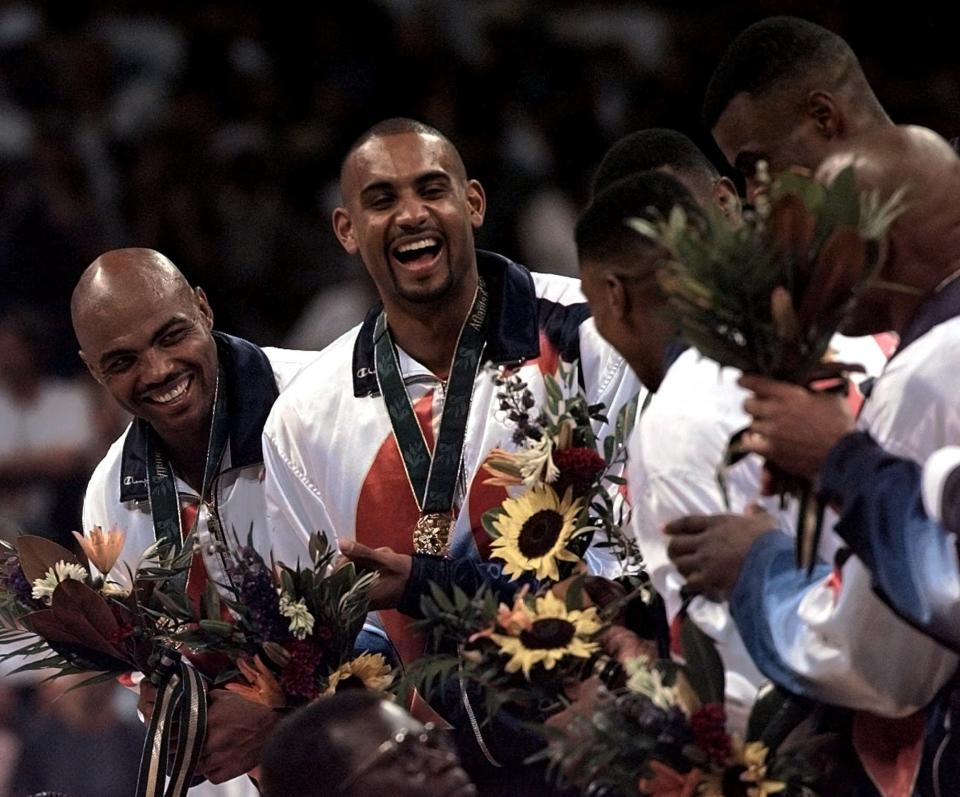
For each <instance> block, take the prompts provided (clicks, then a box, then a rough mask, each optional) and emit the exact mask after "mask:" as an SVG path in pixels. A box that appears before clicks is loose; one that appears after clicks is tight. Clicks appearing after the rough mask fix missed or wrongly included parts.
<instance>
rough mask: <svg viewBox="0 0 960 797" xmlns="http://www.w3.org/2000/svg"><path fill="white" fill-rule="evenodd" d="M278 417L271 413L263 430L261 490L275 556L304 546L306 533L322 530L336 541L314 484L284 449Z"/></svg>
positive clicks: (280, 423) (298, 462) (297, 461)
mask: <svg viewBox="0 0 960 797" xmlns="http://www.w3.org/2000/svg"><path fill="white" fill-rule="evenodd" d="M285 431H286V430H285V429H283V428H282V421H281V420H278V419H275V418H274V416H273V415H272V414H271V416H270V419H268V421H267V425H266V426H265V427H264V432H263V462H264V467H265V474H264V494H265V498H266V505H267V528H268V529H269V532H270V536H271V541H272V543H273V546H274V549H275V553H276V556H277V559H279V560H281V561H283V552H284V551H285V550H290V551H295V552H298V553H299V552H301V551H303V550H306V548H307V545H308V544H309V540H310V536H311V535H312V534H314V533H315V532H317V531H323V532H325V533H326V534H327V535H328V537H329V538H330V542H331V543H333V544H336V543H337V541H338V538H337V529H336V528H335V527H334V525H333V523H332V521H331V519H330V516H329V514H328V512H327V509H326V507H325V506H324V503H323V499H322V498H321V497H320V493H319V491H318V490H317V488H316V486H315V485H314V484H313V482H311V480H310V477H309V474H307V473H306V470H305V467H304V464H303V463H302V462H301V461H299V459H298V457H297V456H296V454H294V453H292V452H289V451H286V450H284V447H283V443H282V441H283V439H284V437H285V435H284V432H285Z"/></svg>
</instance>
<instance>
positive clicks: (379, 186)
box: [360, 169, 453, 197]
mask: <svg viewBox="0 0 960 797" xmlns="http://www.w3.org/2000/svg"><path fill="white" fill-rule="evenodd" d="M435 180H442V181H443V182H446V183H451V184H452V183H453V180H452V179H451V177H450V175H449V174H448V173H447V172H444V171H440V170H439V169H434V170H432V171H429V172H424V173H423V174H421V175H418V176H417V177H416V178H414V181H413V184H414V185H415V186H417V187H418V188H419V187H421V186H424V185H426V184H427V183H432V182H434V181H435ZM394 185H395V183H393V182H392V181H391V180H377V181H376V182H373V183H370V184H369V185H366V186H364V187H363V189H362V190H361V191H360V196H361V197H364V196H366V195H367V194H374V193H376V192H377V191H383V190H387V189H392V188H393V187H394Z"/></svg>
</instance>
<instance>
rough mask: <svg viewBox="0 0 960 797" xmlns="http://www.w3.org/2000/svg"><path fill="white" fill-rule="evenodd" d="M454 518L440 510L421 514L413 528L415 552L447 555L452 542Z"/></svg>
mask: <svg viewBox="0 0 960 797" xmlns="http://www.w3.org/2000/svg"><path fill="white" fill-rule="evenodd" d="M452 530H453V518H452V517H451V516H450V515H444V514H441V513H439V512H428V513H427V514H425V515H421V516H420V519H419V520H418V521H417V525H416V526H414V528H413V552H414V553H424V554H428V555H430V556H446V555H447V549H448V546H449V544H450V532H451V531H452Z"/></svg>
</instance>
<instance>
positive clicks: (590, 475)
mask: <svg viewBox="0 0 960 797" xmlns="http://www.w3.org/2000/svg"><path fill="white" fill-rule="evenodd" d="M495 379H496V383H497V385H498V386H499V387H500V391H499V392H498V394H497V398H498V400H499V401H500V411H501V412H502V413H504V414H505V416H506V418H505V419H506V421H507V422H508V423H510V424H512V425H513V426H514V433H513V442H514V443H515V444H517V445H518V446H520V448H519V450H518V451H515V452H511V451H505V450H504V449H502V448H497V449H494V450H493V451H492V452H491V453H490V454H489V455H488V456H487V459H486V460H485V462H484V464H483V467H484V469H485V470H486V471H488V472H489V473H490V474H491V478H490V479H488V483H489V484H496V485H501V486H504V487H507V488H510V489H512V490H513V489H517V490H519V493H518V494H515V495H512V496H511V497H509V498H507V499H506V500H505V501H504V502H503V503H502V504H501V505H500V506H498V507H494V508H493V509H490V510H488V511H487V512H485V513H484V515H483V525H484V528H485V529H486V530H487V532H488V533H489V534H490V535H491V536H492V537H493V545H492V547H491V552H490V556H491V558H493V559H501V560H503V562H504V573H505V574H506V575H508V576H511V577H513V578H515V579H516V578H520V577H523V576H531V577H533V578H536V579H538V580H539V581H540V583H541V584H542V583H550V582H557V581H560V580H561V579H562V578H563V577H565V576H568V575H570V574H571V572H572V570H573V568H574V567H575V566H577V565H578V564H580V563H581V560H582V557H583V555H584V553H585V551H586V549H587V546H588V545H589V544H590V541H591V539H592V538H593V535H594V533H595V532H596V531H598V530H602V531H603V532H604V533H605V539H604V540H603V541H602V542H600V543H598V545H602V546H605V547H609V548H612V549H613V551H614V553H615V554H616V555H617V557H618V558H619V559H620V561H621V564H622V565H624V569H626V570H636V569H638V567H637V566H638V564H639V561H640V556H639V551H638V550H637V548H636V545H635V544H634V542H633V541H632V540H631V539H629V538H627V537H626V536H625V535H624V534H623V533H622V531H621V528H622V525H623V523H624V521H625V520H626V513H627V509H626V506H625V503H624V501H623V498H622V495H620V490H619V488H620V487H621V486H623V485H625V484H626V481H625V480H624V479H623V478H622V476H621V475H620V473H621V472H622V471H623V466H624V464H625V463H626V446H625V441H626V438H627V436H628V435H629V433H630V429H631V426H632V421H633V417H634V415H635V413H636V405H635V404H632V403H631V404H628V405H627V407H626V408H624V411H623V412H621V413H620V416H619V417H618V418H617V422H616V424H615V429H614V432H613V434H612V435H610V436H609V437H607V438H606V440H605V441H604V456H601V455H600V454H599V453H598V451H597V437H596V434H595V433H594V431H593V427H592V425H591V424H592V422H595V421H599V422H601V423H606V421H607V419H606V417H604V415H603V410H604V407H603V405H602V404H598V405H590V404H588V403H587V400H586V398H585V397H584V395H583V394H582V392H580V391H579V389H578V387H576V369H575V368H574V367H570V368H567V367H564V366H561V370H560V372H559V379H555V378H554V377H553V376H551V375H550V374H546V375H545V376H544V382H545V385H546V402H545V405H544V406H543V408H542V409H541V410H540V411H539V412H537V413H536V414H535V415H532V413H533V411H534V409H535V407H536V401H535V399H534V397H533V394H532V392H531V391H530V388H529V387H528V385H527V384H526V383H525V382H523V380H522V379H521V378H520V377H519V376H518V375H516V374H514V375H509V374H506V373H501V374H498V375H497V376H496V377H495Z"/></svg>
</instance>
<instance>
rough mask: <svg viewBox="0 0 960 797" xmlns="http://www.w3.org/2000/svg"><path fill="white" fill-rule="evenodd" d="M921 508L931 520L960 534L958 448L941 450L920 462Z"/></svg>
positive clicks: (959, 448) (949, 447)
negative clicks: (921, 468) (921, 474)
mask: <svg viewBox="0 0 960 797" xmlns="http://www.w3.org/2000/svg"><path fill="white" fill-rule="evenodd" d="M923 505H924V507H925V508H926V510H927V514H928V515H929V516H930V517H931V518H933V519H934V520H936V521H937V522H938V523H941V524H942V525H943V526H945V527H946V528H948V529H950V531H952V532H954V533H960V446H946V447H945V448H941V449H940V450H939V451H935V452H934V453H933V454H931V455H930V457H929V458H928V459H927V461H926V462H925V463H924V466H923Z"/></svg>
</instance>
